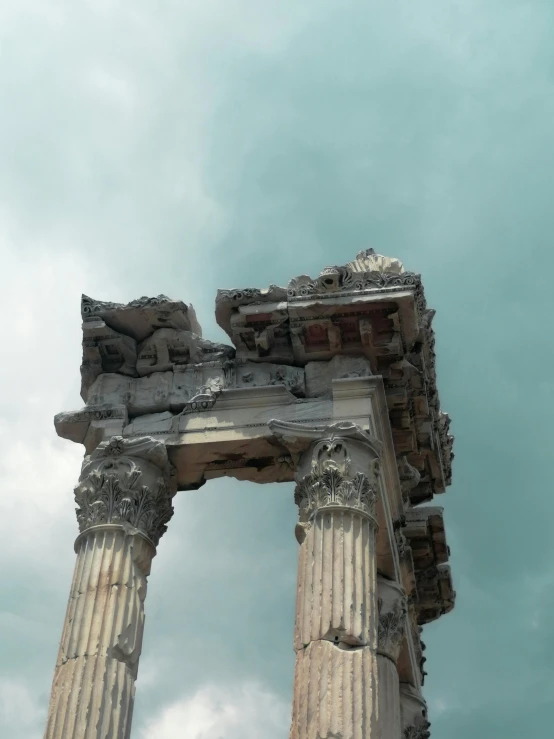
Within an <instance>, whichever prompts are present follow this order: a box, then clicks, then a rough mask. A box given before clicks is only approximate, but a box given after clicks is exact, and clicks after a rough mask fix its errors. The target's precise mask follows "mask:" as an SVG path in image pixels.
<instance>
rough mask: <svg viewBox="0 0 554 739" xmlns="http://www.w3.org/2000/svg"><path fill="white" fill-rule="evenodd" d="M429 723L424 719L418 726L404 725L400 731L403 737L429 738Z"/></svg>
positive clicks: (410, 738) (414, 738)
mask: <svg viewBox="0 0 554 739" xmlns="http://www.w3.org/2000/svg"><path fill="white" fill-rule="evenodd" d="M430 727H431V724H430V723H429V722H428V721H424V722H423V723H422V724H419V726H406V728H405V729H404V731H403V732H402V738H403V739H429V737H430V736H431V732H430V731H429V729H430Z"/></svg>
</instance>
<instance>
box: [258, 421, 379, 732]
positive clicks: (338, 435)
mask: <svg viewBox="0 0 554 739" xmlns="http://www.w3.org/2000/svg"><path fill="white" fill-rule="evenodd" d="M276 429H277V424H273V425H272V430H273V432H274V433H276ZM278 435H279V436H280V438H281V440H282V441H283V442H284V443H285V444H287V445H288V446H289V449H291V451H292V452H293V453H294V452H295V451H297V450H298V449H299V447H300V450H301V451H300V454H299V456H298V457H297V459H298V463H297V467H296V479H297V485H296V492H295V500H296V503H297V504H298V507H299V523H298V524H297V527H296V537H297V539H298V542H299V543H300V552H299V560H298V585H297V598H296V618H295V631H294V648H295V651H296V667H295V677H294V696H293V709H292V726H291V731H290V739H331V737H340V739H377V736H378V734H377V731H378V723H377V625H378V609H377V571H376V552H375V544H376V542H375V540H376V531H377V522H376V517H375V516H376V490H377V478H378V475H379V459H378V452H379V444H378V442H376V441H375V440H372V439H371V438H370V437H369V436H368V435H367V434H366V433H365V432H364V431H362V429H361V428H359V427H357V426H355V425H354V424H350V423H340V424H334V425H332V426H329V427H327V428H317V427H315V428H314V427H307V426H302V425H300V424H281V425H280V434H278Z"/></svg>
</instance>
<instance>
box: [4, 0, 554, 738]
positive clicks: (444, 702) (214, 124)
mask: <svg viewBox="0 0 554 739" xmlns="http://www.w3.org/2000/svg"><path fill="white" fill-rule="evenodd" d="M553 35H554V3H553V2H552V0H542V1H541V0H417V1H416V0H359V1H357V2H356V1H355V0H340V1H339V0H334V1H332V0H301V2H299V1H298V0H273V1H272V0H257V1H256V0H157V1H156V2H153V0H94V2H93V1H92V0H80V2H75V0H73V1H70V0H2V2H1V3H0V256H1V262H0V265H1V266H0V273H1V274H2V277H3V280H2V283H3V284H2V288H3V289H2V298H1V307H2V326H3V342H2V345H3V351H2V361H1V363H0V539H1V542H2V548H1V550H0V563H1V567H0V634H1V637H0V736H2V737H6V739H40V737H41V736H42V732H43V730H44V724H45V715H46V710H47V705H48V698H49V692H50V682H51V679H52V672H53V667H54V662H55V658H56V651H57V644H58V641H59V637H60V634H61V627H62V622H63V617H64V612H65V608H66V601H67V596H68V593H69V587H70V582H71V575H72V570H73V565H74V553H73V540H74V538H75V536H76V533H77V524H76V520H75V513H74V502H73V494H72V489H73V485H74V484H75V482H76V480H77V477H78V474H79V469H80V460H81V458H82V453H83V452H82V449H81V448H80V447H79V446H77V445H72V444H71V443H70V442H68V441H64V440H60V439H58V438H57V437H56V435H55V432H54V428H53V423H52V418H53V416H54V414H55V413H56V412H58V411H61V410H71V409H75V408H79V407H80V406H81V400H80V397H79V392H78V388H79V364H80V355H81V347H80V341H81V330H80V313H79V299H80V294H81V292H85V293H87V294H89V295H92V296H93V297H96V298H98V299H101V300H114V301H120V302H126V301H127V300H131V299H133V298H137V297H139V296H142V295H157V294H159V293H161V292H163V293H165V294H167V295H170V296H171V297H174V298H180V299H183V300H185V301H187V302H192V303H193V304H194V306H195V308H196V312H197V314H198V317H199V320H200V322H201V324H202V326H203V329H204V335H205V336H207V337H209V338H211V339H217V340H222V339H224V337H223V335H222V332H221V331H220V330H219V329H218V328H217V326H216V325H215V319H214V314H213V302H214V297H215V292H216V289H217V288H218V287H247V286H260V287H264V286H267V285H268V284H270V283H277V284H286V282H287V280H288V279H289V278H290V277H292V276H295V275H297V274H302V273H309V274H312V275H315V274H317V273H318V272H319V270H320V269H321V268H323V267H324V266H326V265H329V264H344V263H345V262H347V261H349V260H350V259H352V258H353V257H354V256H355V255H356V253H357V252H358V251H359V250H360V249H361V248H367V247H369V246H372V247H374V248H375V249H376V250H377V251H378V252H381V253H384V254H388V255H393V256H396V257H399V258H401V259H402V260H403V261H404V264H405V266H406V267H407V268H408V269H411V270H413V271H416V272H421V273H422V275H423V279H424V284H425V288H426V293H427V298H428V302H429V304H430V306H432V307H434V308H436V309H437V318H436V321H435V324H434V325H435V329H436V333H437V353H438V378H439V389H440V393H441V399H442V405H443V407H444V409H445V410H447V411H448V412H450V414H451V416H452V418H453V431H454V433H455V435H456V445H455V452H456V459H455V463H454V484H453V486H452V487H451V488H450V489H449V491H448V493H447V494H446V495H444V496H441V497H440V498H439V499H437V500H436V501H435V502H436V503H437V504H440V505H444V506H445V518H446V524H447V534H448V540H449V543H450V546H451V549H452V565H453V571H454V578H455V586H456V590H457V593H458V600H457V605H456V608H455V610H454V612H453V613H451V614H450V615H448V616H445V617H444V618H443V619H442V620H441V621H440V622H438V623H436V624H432V625H430V626H428V627H426V629H425V632H424V640H425V642H426V643H427V645H428V650H427V657H428V662H427V664H426V668H427V670H428V672H429V675H428V678H427V680H426V685H425V695H426V697H427V700H428V702H429V706H430V718H431V720H432V723H433V727H432V731H433V734H432V736H433V739H467V737H468V736H470V737H472V739H490V738H491V737H495V736H502V737H503V739H516V738H517V739H521V736H522V735H525V736H529V737H533V738H534V737H537V738H538V737H546V736H549V735H550V734H551V732H552V695H553V692H554V623H553V620H552V616H551V613H552V606H554V537H553V536H552V521H553V520H554V498H553V492H552V490H553V486H552V462H551V461H550V460H549V452H548V450H549V449H550V448H551V442H550V441H549V439H551V436H552V430H551V426H550V421H551V418H552V409H553V388H554V380H553V367H554V356H553V355H554V352H553V348H552V347H553V339H552V334H553V330H552V319H551V314H552V309H553V300H552V275H553V274H554V269H553V268H554V252H553V249H552V234H553V233H554V198H553V195H554V148H553V145H554V119H553V118H554V44H553V43H552V38H553ZM550 453H551V452H550ZM175 509H176V512H175V516H174V518H173V520H172V522H171V523H170V526H169V532H168V533H167V534H166V536H165V537H164V538H163V539H162V541H161V544H160V547H159V553H158V556H157V557H156V559H155V560H154V563H153V569H152V575H151V577H150V585H149V592H148V597H147V601H146V634H145V640H144V649H143V657H142V661H141V669H140V674H139V680H138V683H137V701H136V710H135V718H134V726H133V736H134V738H135V739H181V738H182V737H187V739H260V737H264V739H286V737H287V736H288V724H289V715H290V702H291V688H292V674H293V651H292V622H293V607H294V602H293V601H294V591H295V578H296V554H297V544H296V541H295V539H294V533H293V530H294V523H295V520H296V510H295V506H294V504H293V499H292V486H291V485H280V486H277V485H272V486H255V485H254V484H247V483H238V482H236V481H229V480H223V481H218V482H215V483H210V484H209V485H207V486H205V487H204V488H202V489H201V490H199V491H196V492H193V493H190V492H189V493H184V492H183V493H179V494H178V497H177V499H176V505H175Z"/></svg>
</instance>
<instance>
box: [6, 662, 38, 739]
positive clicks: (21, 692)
mask: <svg viewBox="0 0 554 739" xmlns="http://www.w3.org/2000/svg"><path fill="white" fill-rule="evenodd" d="M42 721H43V713H42V711H41V710H39V709H38V708H37V705H36V700H35V696H34V694H33V692H32V691H31V689H30V688H29V686H28V685H27V683H26V682H25V681H23V680H14V679H13V678H10V679H8V678H4V677H2V676H0V727H2V729H3V733H4V736H6V737H8V736H9V738H10V739H40V737H41V736H42Z"/></svg>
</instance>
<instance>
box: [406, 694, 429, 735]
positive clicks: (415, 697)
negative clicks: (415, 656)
mask: <svg viewBox="0 0 554 739" xmlns="http://www.w3.org/2000/svg"><path fill="white" fill-rule="evenodd" d="M400 713H401V720H402V739H429V737H430V736H431V734H430V732H429V728H430V726H431V724H430V723H429V721H428V720H427V704H426V703H425V701H424V699H423V697H422V695H421V693H420V692H419V691H418V690H416V688H414V687H413V686H412V685H409V684H408V683H402V684H401V685H400Z"/></svg>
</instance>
